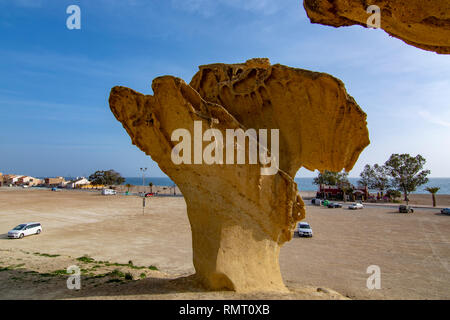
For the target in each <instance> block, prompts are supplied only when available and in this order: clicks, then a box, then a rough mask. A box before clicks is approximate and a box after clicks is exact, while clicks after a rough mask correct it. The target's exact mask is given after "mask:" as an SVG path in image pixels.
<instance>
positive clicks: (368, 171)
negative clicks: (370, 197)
mask: <svg viewBox="0 0 450 320" xmlns="http://www.w3.org/2000/svg"><path fill="white" fill-rule="evenodd" d="M359 176H360V177H361V179H360V180H359V181H358V183H359V184H360V185H362V186H365V187H368V188H369V189H374V190H378V191H380V193H381V196H383V193H384V191H385V190H386V189H388V188H389V184H390V183H389V177H388V172H387V168H386V167H385V166H380V165H378V164H375V165H374V166H373V167H371V166H370V165H368V164H367V165H366V166H365V167H364V170H363V171H362V172H361V174H360V175H359Z"/></svg>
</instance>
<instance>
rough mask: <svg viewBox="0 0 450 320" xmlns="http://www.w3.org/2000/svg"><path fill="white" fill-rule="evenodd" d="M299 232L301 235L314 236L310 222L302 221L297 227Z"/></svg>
mask: <svg viewBox="0 0 450 320" xmlns="http://www.w3.org/2000/svg"><path fill="white" fill-rule="evenodd" d="M297 233H298V235H299V236H300V237H312V236H313V231H312V229H311V226H310V225H309V224H308V222H300V223H299V224H298V227H297Z"/></svg>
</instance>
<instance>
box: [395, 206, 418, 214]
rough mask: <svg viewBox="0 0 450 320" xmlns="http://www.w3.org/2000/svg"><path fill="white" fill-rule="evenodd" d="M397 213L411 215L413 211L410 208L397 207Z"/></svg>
mask: <svg viewBox="0 0 450 320" xmlns="http://www.w3.org/2000/svg"><path fill="white" fill-rule="evenodd" d="M398 212H400V213H413V212H414V210H413V208H412V207H410V206H405V205H401V206H399V207H398Z"/></svg>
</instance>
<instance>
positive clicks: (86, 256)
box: [77, 255, 95, 263]
mask: <svg viewBox="0 0 450 320" xmlns="http://www.w3.org/2000/svg"><path fill="white" fill-rule="evenodd" d="M77 260H78V261H81V262H84V263H93V262H95V260H94V259H93V258H91V257H89V256H88V255H84V256H82V257H79V258H77Z"/></svg>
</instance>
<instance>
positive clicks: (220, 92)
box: [109, 59, 369, 292]
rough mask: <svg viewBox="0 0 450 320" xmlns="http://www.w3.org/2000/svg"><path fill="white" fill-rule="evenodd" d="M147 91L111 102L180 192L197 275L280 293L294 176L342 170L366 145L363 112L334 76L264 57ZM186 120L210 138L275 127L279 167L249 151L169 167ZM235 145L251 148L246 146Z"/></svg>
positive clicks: (297, 214)
mask: <svg viewBox="0 0 450 320" xmlns="http://www.w3.org/2000/svg"><path fill="white" fill-rule="evenodd" d="M152 88H153V92H154V95H153V96H152V95H143V94H140V93H137V92H135V91H133V90H131V89H128V88H124V87H115V88H113V89H112V91H111V95H110V99H109V102H110V106H111V110H112V112H113V113H114V115H115V116H116V118H117V119H118V120H119V121H120V122H121V123H122V124H123V126H124V128H125V129H126V131H127V132H128V134H129V135H130V137H131V139H132V143H133V144H135V145H137V146H138V147H139V148H140V149H141V150H142V151H144V152H145V153H146V154H147V155H149V156H151V157H152V159H153V160H155V161H156V162H157V163H158V165H159V166H160V168H161V169H162V171H164V172H165V173H166V174H167V175H168V176H169V177H170V178H171V179H172V180H173V181H174V182H175V183H176V184H177V185H178V186H179V188H180V190H181V191H182V193H183V195H184V197H185V200H186V204H187V211H188V216H189V220H190V223H191V229H192V245H193V260H194V266H195V269H196V277H197V278H198V279H199V280H200V281H201V282H202V283H203V284H204V285H206V286H207V287H208V288H210V289H216V290H218V289H230V290H236V291H239V292H248V291H284V290H286V288H285V286H284V284H283V281H282V278H281V274H280V267H279V264H278V256H279V252H280V247H281V245H282V244H283V243H285V242H286V241H289V240H290V239H291V238H292V232H293V229H294V228H295V225H296V222H297V221H299V220H301V219H303V218H304V216H305V208H304V203H303V201H302V199H301V197H300V195H299V193H298V191H297V185H296V183H295V182H294V180H293V178H294V176H295V173H296V172H297V170H298V169H299V168H300V167H301V166H304V167H306V168H308V169H310V170H314V169H319V170H325V169H328V170H334V171H338V170H341V169H342V168H346V169H347V170H350V169H351V168H352V167H353V165H354V163H355V162H356V160H357V158H358V156H359V154H360V153H361V151H362V150H363V149H364V148H365V147H366V146H367V145H368V144H369V139H368V131H367V127H366V115H365V113H364V112H363V111H362V110H361V109H360V108H359V106H358V105H357V104H356V102H355V100H354V99H353V98H352V97H350V96H349V95H348V94H347V92H346V91H345V88H344V85H343V83H342V82H341V81H339V80H338V79H336V78H333V77H332V76H330V75H328V74H324V73H317V72H310V71H306V70H300V69H294V68H289V67H285V66H282V65H274V66H271V65H270V62H269V61H268V59H253V60H250V61H247V63H245V64H233V65H226V64H213V65H207V66H201V67H200V71H199V72H198V73H197V74H196V75H195V76H194V78H193V79H192V82H191V84H190V85H187V84H186V83H185V82H184V81H183V80H181V79H178V78H175V77H171V76H164V77H159V78H156V79H155V80H153V84H152ZM194 121H196V122H197V125H198V124H199V123H200V124H201V125H202V127H203V130H205V129H209V128H214V129H217V130H218V131H216V133H217V134H216V135H215V137H216V138H217V136H218V135H220V133H222V136H223V137H225V136H226V130H227V129H243V130H247V129H249V128H253V129H279V137H280V138H279V150H280V155H279V167H278V171H277V172H276V173H275V174H273V175H264V174H262V170H261V168H262V167H265V165H263V164H248V163H249V162H248V161H249V158H248V157H247V158H246V159H247V161H246V162H245V163H247V164H225V163H224V164H205V163H202V164H186V163H182V164H178V165H176V164H174V163H173V161H172V158H171V152H172V150H173V149H174V147H175V146H176V145H177V144H178V142H174V141H172V139H171V137H172V133H173V132H174V130H176V129H180V128H184V129H186V130H187V131H188V132H189V133H190V134H191V136H192V137H194V136H195V134H196V132H195V130H196V127H195V124H194ZM197 130H198V128H197ZM269 134H270V133H269ZM216 138H215V139H216ZM215 139H214V140H215ZM212 140H213V139H212V138H211V140H210V141H212ZM219 140H220V139H219ZM258 143H261V141H259V142H258ZM210 144H211V142H203V145H201V147H203V149H204V150H205V151H206V150H207V148H206V147H207V146H208V145H210ZM216 146H217V144H216ZM240 147H244V148H245V150H246V151H247V152H250V150H249V148H250V147H249V144H246V145H245V146H242V145H241V146H240ZM195 148H196V147H195V146H194V148H193V150H192V151H191V154H190V155H189V156H191V159H194V158H195V150H194V149H195ZM233 148H235V149H234V151H236V153H237V152H238V148H239V146H233ZM268 149H270V150H271V148H268ZM175 150H177V149H176V148H175ZM174 225H176V221H174Z"/></svg>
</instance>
